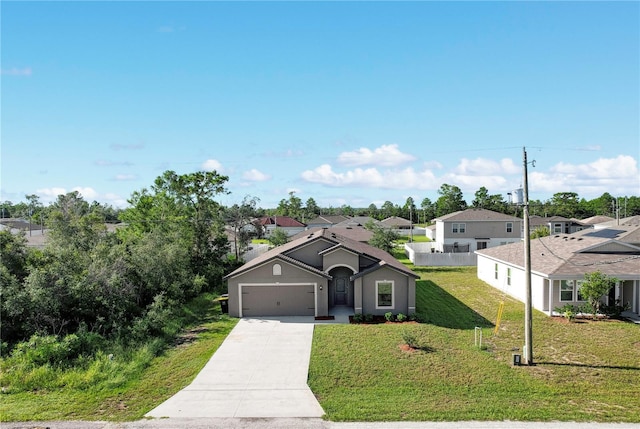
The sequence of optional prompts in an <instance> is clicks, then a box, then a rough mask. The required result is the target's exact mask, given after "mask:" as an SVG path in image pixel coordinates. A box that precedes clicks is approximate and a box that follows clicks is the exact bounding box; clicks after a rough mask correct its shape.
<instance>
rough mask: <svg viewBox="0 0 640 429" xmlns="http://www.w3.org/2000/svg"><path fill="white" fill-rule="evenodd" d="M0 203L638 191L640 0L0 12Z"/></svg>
mask: <svg viewBox="0 0 640 429" xmlns="http://www.w3.org/2000/svg"><path fill="white" fill-rule="evenodd" d="M0 7H1V9H0V12H1V32H2V33H1V36H2V38H1V68H2V74H1V88H0V92H1V102H2V110H1V118H0V119H1V142H2V146H1V155H2V161H1V162H2V165H1V166H2V171H1V183H0V192H1V197H0V198H1V199H2V200H3V201H4V200H11V201H13V202H18V201H22V200H24V196H25V195H26V194H37V195H39V196H40V197H41V201H42V202H44V203H48V202H49V201H52V200H53V199H55V197H56V195H58V194H60V193H66V192H70V191H72V190H78V191H80V193H81V194H82V195H83V196H84V197H85V199H87V200H89V201H93V200H97V201H100V202H103V203H108V204H112V205H114V206H119V207H123V206H126V200H127V199H128V198H129V197H130V195H131V193H132V192H133V191H136V190H140V189H142V188H145V187H149V186H150V185H151V184H152V183H153V180H154V179H155V178H156V177H157V176H159V175H161V174H162V172H163V171H165V170H174V171H176V172H177V173H179V174H183V173H189V172H192V171H196V170H200V169H206V170H209V169H215V170H216V171H218V172H219V173H221V174H224V175H227V176H228V177H229V181H228V184H227V185H228V189H229V190H230V191H231V194H230V195H228V196H224V197H222V198H221V199H220V200H221V201H222V202H223V203H224V204H233V203H235V202H240V201H241V200H242V199H243V197H244V196H246V195H250V196H256V197H258V198H260V206H262V207H265V208H268V207H275V206H277V204H278V202H279V201H280V200H281V199H286V198H288V194H289V192H291V191H294V192H295V193H296V196H298V197H300V198H301V199H302V200H303V201H306V200H307V199H308V198H310V197H312V198H314V199H315V201H316V202H317V203H318V204H319V205H321V206H323V207H329V206H332V207H338V206H341V205H344V204H347V205H350V206H352V207H366V206H368V205H369V204H371V203H374V204H376V205H378V207H379V206H380V205H382V203H383V202H385V201H391V202H393V203H395V204H401V205H402V204H404V202H405V201H406V199H407V197H413V198H414V199H415V200H416V201H417V202H418V203H419V202H420V201H422V199H423V198H425V197H428V198H430V199H432V200H433V201H435V200H436V199H437V198H438V194H437V190H438V189H439V188H440V186H441V185H442V184H444V183H447V184H451V185H456V186H458V187H460V188H461V189H462V190H463V192H464V195H465V199H466V200H467V201H468V202H471V201H472V200H473V196H474V193H475V191H477V190H478V189H479V188H480V187H481V186H484V187H486V188H487V189H488V190H489V192H490V193H491V194H504V195H505V198H506V194H507V192H510V191H511V190H513V189H516V188H518V187H520V185H521V184H522V170H523V168H522V151H523V150H522V148H523V147H526V148H527V153H528V158H529V159H530V160H535V161H536V163H535V167H533V166H531V165H530V166H529V188H530V198H532V199H541V200H545V199H548V198H550V197H551V196H552V195H553V194H554V193H556V192H564V191H570V192H577V193H578V194H579V196H580V197H583V198H586V199H592V198H596V197H598V196H600V195H602V194H603V193H604V192H609V193H610V194H612V195H613V196H625V195H626V196H631V195H640V178H639V176H640V172H639V167H638V160H639V158H640V69H639V65H640V3H638V2H405V3H393V2H349V3H342V2H322V3H321V2H282V3H280V2H234V3H227V2H11V1H9V2H7V1H4V2H2V4H1V5H0Z"/></svg>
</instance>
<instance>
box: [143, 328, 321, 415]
mask: <svg viewBox="0 0 640 429" xmlns="http://www.w3.org/2000/svg"><path fill="white" fill-rule="evenodd" d="M313 328H314V324H312V323H283V322H281V321H280V320H274V319H270V320H266V319H242V320H240V321H239V322H238V324H237V325H236V327H235V328H233V330H232V331H231V333H230V334H229V335H228V336H227V338H226V339H225V340H224V342H223V343H222V345H221V346H220V347H219V348H218V350H217V351H216V352H215V353H214V355H213V356H212V357H211V359H210V360H209V362H208V363H207V364H206V365H205V367H204V368H203V369H202V371H200V373H199V374H198V375H197V376H196V378H195V379H194V380H193V382H192V383H191V384H190V385H189V386H187V387H186V388H184V389H182V390H181V391H180V392H178V393H177V394H176V395H174V396H173V397H171V398H169V399H168V400H167V401H165V402H164V403H162V404H160V405H159V406H158V407H156V408H155V409H153V410H151V411H150V412H149V413H148V414H147V417H156V418H161V417H169V418H211V417H236V418H237V417H242V418H270V417H279V418H289V417H316V418H317V417H321V416H322V415H323V414H324V411H323V410H322V407H321V406H320V404H319V403H318V401H317V400H316V398H315V396H314V395H313V393H312V392H311V389H309V386H308V385H307V374H308V371H309V359H310V356H311V341H312V338H313Z"/></svg>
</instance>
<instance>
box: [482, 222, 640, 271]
mask: <svg viewBox="0 0 640 429" xmlns="http://www.w3.org/2000/svg"><path fill="white" fill-rule="evenodd" d="M621 229H623V228H621ZM630 232H631V231H626V230H625V231H621V233H620V235H621V234H628V233H630ZM592 233H593V230H591V229H589V230H584V231H579V232H577V233H574V234H554V235H551V236H548V237H542V238H538V239H534V240H531V271H533V272H537V273H540V274H543V275H547V276H552V275H582V274H584V273H586V272H591V271H596V270H599V271H601V272H603V273H604V274H607V275H611V276H627V275H630V276H633V275H635V276H637V275H638V273H640V248H638V247H634V246H632V245H630V244H627V243H624V242H622V241H621V240H617V239H616V238H615V237H614V238H611V237H605V236H597V235H593V234H592ZM616 242H619V243H620V244H619V246H617V247H618V249H619V250H618V251H611V250H610V249H611V247H610V245H611V244H615V243H616ZM605 246H606V247H605ZM599 249H601V250H599ZM476 253H477V254H478V255H483V256H487V257H490V258H491V259H495V260H498V261H502V262H505V263H507V264H510V265H513V266H517V267H522V266H523V265H524V245H523V243H513V244H506V245H503V246H497V247H492V248H489V249H484V250H479V251H477V252H476Z"/></svg>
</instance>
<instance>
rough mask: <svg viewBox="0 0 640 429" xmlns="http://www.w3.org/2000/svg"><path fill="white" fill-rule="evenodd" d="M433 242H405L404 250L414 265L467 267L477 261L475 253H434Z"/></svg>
mask: <svg viewBox="0 0 640 429" xmlns="http://www.w3.org/2000/svg"><path fill="white" fill-rule="evenodd" d="M434 245H435V243H433V242H429V243H406V244H405V245H404V252H405V254H406V255H407V256H408V257H409V260H410V261H411V262H412V263H413V265H415V266H416V267H428V266H431V267H468V266H474V265H476V263H477V256H476V254H475V253H472V252H468V253H435V252H434V251H433V250H432V249H435V247H434Z"/></svg>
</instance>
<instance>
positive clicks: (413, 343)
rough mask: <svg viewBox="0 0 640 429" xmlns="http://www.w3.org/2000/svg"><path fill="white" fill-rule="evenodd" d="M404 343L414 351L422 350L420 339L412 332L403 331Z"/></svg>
mask: <svg viewBox="0 0 640 429" xmlns="http://www.w3.org/2000/svg"><path fill="white" fill-rule="evenodd" d="M402 341H404V343H405V344H406V345H408V346H409V347H411V348H413V349H417V348H420V345H419V344H418V337H416V335H415V334H414V333H412V332H409V331H402Z"/></svg>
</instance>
